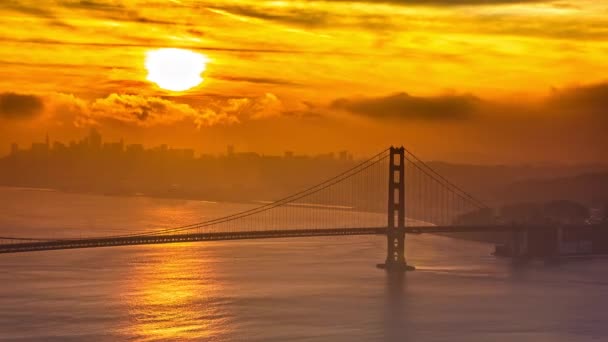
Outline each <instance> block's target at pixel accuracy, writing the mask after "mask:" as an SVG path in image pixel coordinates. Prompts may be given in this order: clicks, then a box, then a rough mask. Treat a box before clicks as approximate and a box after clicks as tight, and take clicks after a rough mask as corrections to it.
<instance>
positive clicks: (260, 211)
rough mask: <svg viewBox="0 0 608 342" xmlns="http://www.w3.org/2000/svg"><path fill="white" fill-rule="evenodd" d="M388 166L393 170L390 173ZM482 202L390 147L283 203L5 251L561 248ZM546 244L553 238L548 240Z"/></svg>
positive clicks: (390, 254) (554, 229)
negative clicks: (506, 242)
mask: <svg viewBox="0 0 608 342" xmlns="http://www.w3.org/2000/svg"><path fill="white" fill-rule="evenodd" d="M387 171H388V172H387ZM491 212H492V210H491V209H490V208H489V207H488V206H487V205H485V204H484V203H483V202H482V201H480V200H478V199H477V198H475V197H474V196H472V195H471V194H469V193H468V192H466V191H464V190H463V189H461V188H460V187H458V186H457V185H455V184H454V183H452V182H450V181H449V180H447V179H446V178H445V177H443V176H442V175H440V174H439V173H438V172H437V171H435V170H434V169H433V168H431V167H430V166H429V165H428V164H427V163H425V162H423V161H422V160H421V159H420V158H418V157H417V156H416V155H414V154H413V153H412V152H410V151H409V150H407V149H405V148H404V147H390V148H388V149H386V150H384V151H382V152H380V153H378V154H376V155H374V156H373V157H371V158H369V159H367V160H365V161H363V162H361V163H360V164H358V165H356V166H354V167H352V168H350V169H347V170H345V171H343V172H341V173H340V174H338V175H335V176H334V177H331V178H329V179H326V180H324V181H322V182H320V183H318V184H316V185H314V186H311V187H308V188H306V189H303V190H301V191H298V192H296V193H294V194H291V195H289V196H286V197H284V198H281V199H279V200H276V201H272V202H267V203H263V204H260V205H259V206H257V207H254V208H251V209H247V210H243V211H239V212H235V213H232V214H229V215H226V216H222V217H217V218H213V219H209V220H205V221H201V222H196V223H190V224H187V225H182V226H176V227H163V228H158V229H151V230H142V231H134V232H130V233H128V234H116V235H99V236H89V237H78V238H72V237H65V238H64V237H62V238H50V237H17V236H4V237H0V253H18V252H34V251H48V250H63V249H75V248H96V247H112V246H129V245H144V244H165V243H183V242H195V241H221V240H244V239H268V238H296V237H313V236H347V235H379V234H382V235H385V236H386V237H387V257H386V260H385V262H384V263H383V264H379V265H378V266H379V267H381V268H386V269H390V270H394V269H396V270H408V269H413V267H412V266H410V265H408V263H407V261H406V259H405V236H406V234H411V233H416V234H420V233H457V232H484V231H498V232H510V233H511V234H510V236H511V239H510V249H511V252H510V254H511V255H512V256H514V257H524V256H529V255H532V254H533V253H532V249H531V248H530V241H533V240H534V239H531V238H530V237H531V234H532V235H534V234H536V237H537V238H536V240H539V239H538V236H539V234H540V236H541V239H545V238H546V239H550V240H552V241H553V242H552V243H551V244H550V245H552V246H554V247H555V248H549V249H548V250H547V249H546V248H545V250H543V251H542V253H541V254H542V255H555V254H556V253H558V252H559V243H560V241H561V240H560V238H559V236H560V234H561V232H562V231H563V230H564V229H566V228H568V227H564V226H546V225H544V226H542V225H541V226H535V225H513V224H507V223H501V222H498V221H497V220H496V219H493V218H492V215H491ZM545 245H546V244H545Z"/></svg>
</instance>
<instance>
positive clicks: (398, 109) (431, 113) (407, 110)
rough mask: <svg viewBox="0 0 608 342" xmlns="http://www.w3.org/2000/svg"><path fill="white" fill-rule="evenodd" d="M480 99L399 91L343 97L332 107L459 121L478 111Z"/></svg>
mask: <svg viewBox="0 0 608 342" xmlns="http://www.w3.org/2000/svg"><path fill="white" fill-rule="evenodd" d="M480 104H481V100H480V99H478V98H477V97H475V96H472V95H441V96H435V97H421V96H412V95H409V94H407V93H397V94H393V95H388V96H384V97H367V98H350V99H349V98H341V99H337V100H335V101H333V102H332V103H331V105H330V107H331V108H333V109H339V110H344V111H347V112H350V113H353V114H357V115H362V116H367V117H372V118H378V119H402V120H410V119H414V120H456V119H465V118H468V117H470V116H472V115H473V114H475V113H476V112H477V111H478V109H479V106H480Z"/></svg>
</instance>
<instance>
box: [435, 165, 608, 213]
mask: <svg viewBox="0 0 608 342" xmlns="http://www.w3.org/2000/svg"><path fill="white" fill-rule="evenodd" d="M429 165H430V166H431V167H433V168H434V169H436V170H437V171H438V172H439V173H441V174H442V175H443V176H445V177H446V178H447V179H449V180H450V181H452V182H454V183H455V184H456V185H458V186H460V187H461V188H463V189H466V190H467V191H468V192H470V193H471V194H473V195H474V196H475V197H478V198H480V199H481V200H483V201H485V202H486V203H488V204H489V205H491V206H494V205H500V204H504V203H509V202H518V201H532V200H539V201H545V200H554V199H571V200H576V201H580V202H584V203H586V204H589V203H590V202H591V201H596V200H597V199H598V198H599V199H606V198H607V197H608V191H607V187H608V166H607V165H601V164H588V165H559V164H542V165H467V164H451V163H444V162H430V163H429Z"/></svg>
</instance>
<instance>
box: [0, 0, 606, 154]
mask: <svg viewBox="0 0 608 342" xmlns="http://www.w3.org/2000/svg"><path fill="white" fill-rule="evenodd" d="M0 16H1V18H2V23H3V25H1V26H0V40H1V41H2V46H1V47H0V153H1V154H5V153H7V152H8V150H9V147H10V143H12V142H17V143H19V144H20V145H21V146H27V145H29V144H30V143H31V142H32V141H42V140H43V139H44V136H45V135H46V134H47V133H48V134H49V135H50V137H51V140H59V141H63V142H67V141H69V140H74V139H78V138H80V137H82V136H83V135H85V134H87V132H88V131H89V129H90V128H91V127H97V128H98V129H99V131H100V132H101V133H102V134H103V136H104V138H105V139H107V140H117V139H120V138H124V140H125V141H126V142H127V143H145V144H147V145H155V144H160V143H168V144H170V145H171V146H175V147H193V148H196V149H197V151H200V152H207V153H219V152H221V151H223V150H224V149H225V146H226V145H227V144H234V145H235V146H236V148H237V150H241V151H242V150H253V151H258V152H261V153H272V154H282V153H283V151H285V150H294V151H296V152H298V153H317V152H328V151H337V150H342V149H348V150H350V151H351V152H353V153H355V155H359V156H363V155H366V154H370V153H372V152H375V151H378V150H380V149H382V148H383V147H385V146H386V145H389V144H399V145H400V144H405V145H406V146H408V147H410V148H411V149H412V150H413V151H416V152H418V153H419V154H420V155H422V156H423V157H424V158H425V159H439V160H447V161H458V162H475V163H512V162H517V163H519V162H546V161H553V162H602V161H605V160H606V151H607V150H608V134H607V133H606V132H608V83H606V82H607V80H608V1H598V0H577V1H575V0H557V1H542V0H539V1H532V0H529V1H525V0H519V1H518V0H487V1H483V0H452V1H449V0H410V1H407V0H392V1H391V0H387V1H346V0H333V1H302V0H294V1H255V0H236V1H190V0H166V1H161V0H124V1H112V0H94V1H93V0H89V1H87V0H82V1H72V0H48V1H46V0H40V1H35V0H31V1H30V0H3V1H2V2H0ZM161 48H181V49H186V50H189V51H192V52H196V53H199V54H202V55H203V57H204V58H205V59H206V61H207V63H206V68H205V70H204V72H203V73H202V78H203V82H202V83H201V84H200V85H198V86H196V87H194V88H191V89H189V90H186V91H181V92H173V91H169V90H164V89H162V88H160V87H159V86H158V85H157V84H155V83H153V82H150V81H149V80H148V79H147V77H148V71H147V70H146V67H145V61H146V56H147V55H148V54H149V53H150V52H151V51H155V50H157V49H161Z"/></svg>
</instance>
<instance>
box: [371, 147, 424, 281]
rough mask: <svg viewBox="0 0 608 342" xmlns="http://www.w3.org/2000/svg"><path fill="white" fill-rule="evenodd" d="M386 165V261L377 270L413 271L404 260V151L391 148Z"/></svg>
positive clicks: (412, 267) (401, 148)
mask: <svg viewBox="0 0 608 342" xmlns="http://www.w3.org/2000/svg"><path fill="white" fill-rule="evenodd" d="M389 153H390V154H389V164H388V207H387V209H388V227H387V230H386V241H387V245H386V261H385V262H384V264H378V265H377V266H378V268H381V269H385V270H387V271H413V270H415V269H416V268H415V267H414V266H411V265H408V264H407V261H406V260H405V149H404V148H403V147H392V146H391V148H390V151H389Z"/></svg>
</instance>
